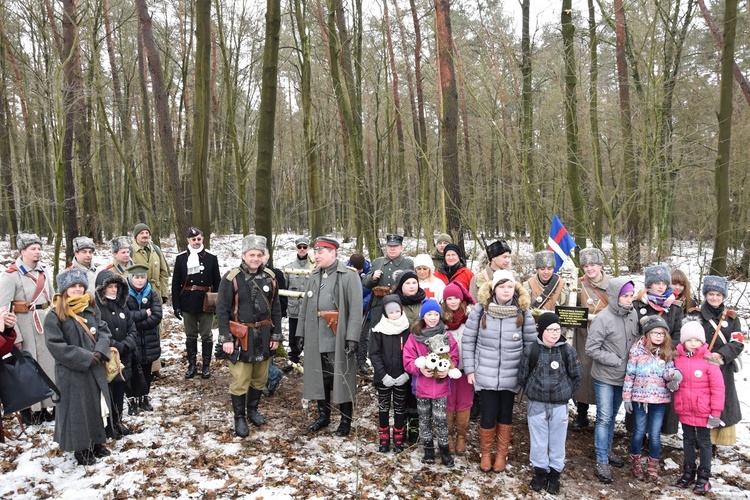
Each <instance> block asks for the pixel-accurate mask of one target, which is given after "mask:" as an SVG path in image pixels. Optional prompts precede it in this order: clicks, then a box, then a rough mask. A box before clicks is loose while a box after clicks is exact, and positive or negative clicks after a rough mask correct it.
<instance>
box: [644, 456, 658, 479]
mask: <svg viewBox="0 0 750 500" xmlns="http://www.w3.org/2000/svg"><path fill="white" fill-rule="evenodd" d="M658 480H659V459H658V458H651V457H648V471H647V477H646V481H647V482H649V483H655V482H657V481H658Z"/></svg>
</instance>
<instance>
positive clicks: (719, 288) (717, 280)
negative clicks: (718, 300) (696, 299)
mask: <svg viewBox="0 0 750 500" xmlns="http://www.w3.org/2000/svg"><path fill="white" fill-rule="evenodd" d="M708 292H719V293H720V294H722V295H723V296H724V298H726V296H727V279H726V278H724V277H723V276H706V277H705V278H703V289H702V293H703V296H704V297H705V296H706V294H708Z"/></svg>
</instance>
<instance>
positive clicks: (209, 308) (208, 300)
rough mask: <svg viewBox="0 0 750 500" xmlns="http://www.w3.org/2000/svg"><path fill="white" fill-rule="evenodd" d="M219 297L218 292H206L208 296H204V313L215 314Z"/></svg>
mask: <svg viewBox="0 0 750 500" xmlns="http://www.w3.org/2000/svg"><path fill="white" fill-rule="evenodd" d="M218 297H219V294H218V293H217V292H206V295H204V296H203V312H205V313H215V312H216V300H217V299H218Z"/></svg>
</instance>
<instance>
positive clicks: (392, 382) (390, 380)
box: [382, 373, 396, 387]
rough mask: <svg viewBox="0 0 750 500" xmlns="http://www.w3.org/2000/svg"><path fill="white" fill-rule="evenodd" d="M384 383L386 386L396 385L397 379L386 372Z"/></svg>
mask: <svg viewBox="0 0 750 500" xmlns="http://www.w3.org/2000/svg"><path fill="white" fill-rule="evenodd" d="M382 383H383V385H384V386H386V387H393V386H394V385H396V379H394V378H393V377H391V376H390V375H388V374H387V373H386V374H385V377H383V382H382Z"/></svg>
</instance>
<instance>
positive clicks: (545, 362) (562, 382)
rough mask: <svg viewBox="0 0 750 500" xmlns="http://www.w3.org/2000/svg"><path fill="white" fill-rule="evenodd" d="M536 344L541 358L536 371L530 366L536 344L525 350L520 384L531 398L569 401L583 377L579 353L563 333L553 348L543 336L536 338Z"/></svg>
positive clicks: (548, 401)
mask: <svg viewBox="0 0 750 500" xmlns="http://www.w3.org/2000/svg"><path fill="white" fill-rule="evenodd" d="M537 344H538V345H539V358H538V359H537V363H536V366H535V367H534V369H533V370H532V369H531V367H530V366H529V361H530V355H531V349H532V348H533V344H529V345H528V346H527V347H526V348H525V349H524V350H523V358H521V366H520V367H519V369H518V383H519V384H521V385H522V386H523V387H524V392H525V393H526V397H527V398H529V400H531V401H540V402H543V403H553V404H566V403H567V402H568V400H569V399H570V398H572V397H573V393H574V392H575V391H576V390H577V389H578V387H579V386H580V385H581V378H582V377H583V370H582V368H581V360H580V359H578V353H577V352H576V350H575V349H574V348H573V346H571V345H568V344H567V342H566V341H565V337H564V336H561V337H560V340H558V341H557V342H556V343H555V345H553V346H552V347H547V346H546V345H545V344H544V342H543V341H542V340H541V339H540V338H537Z"/></svg>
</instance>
